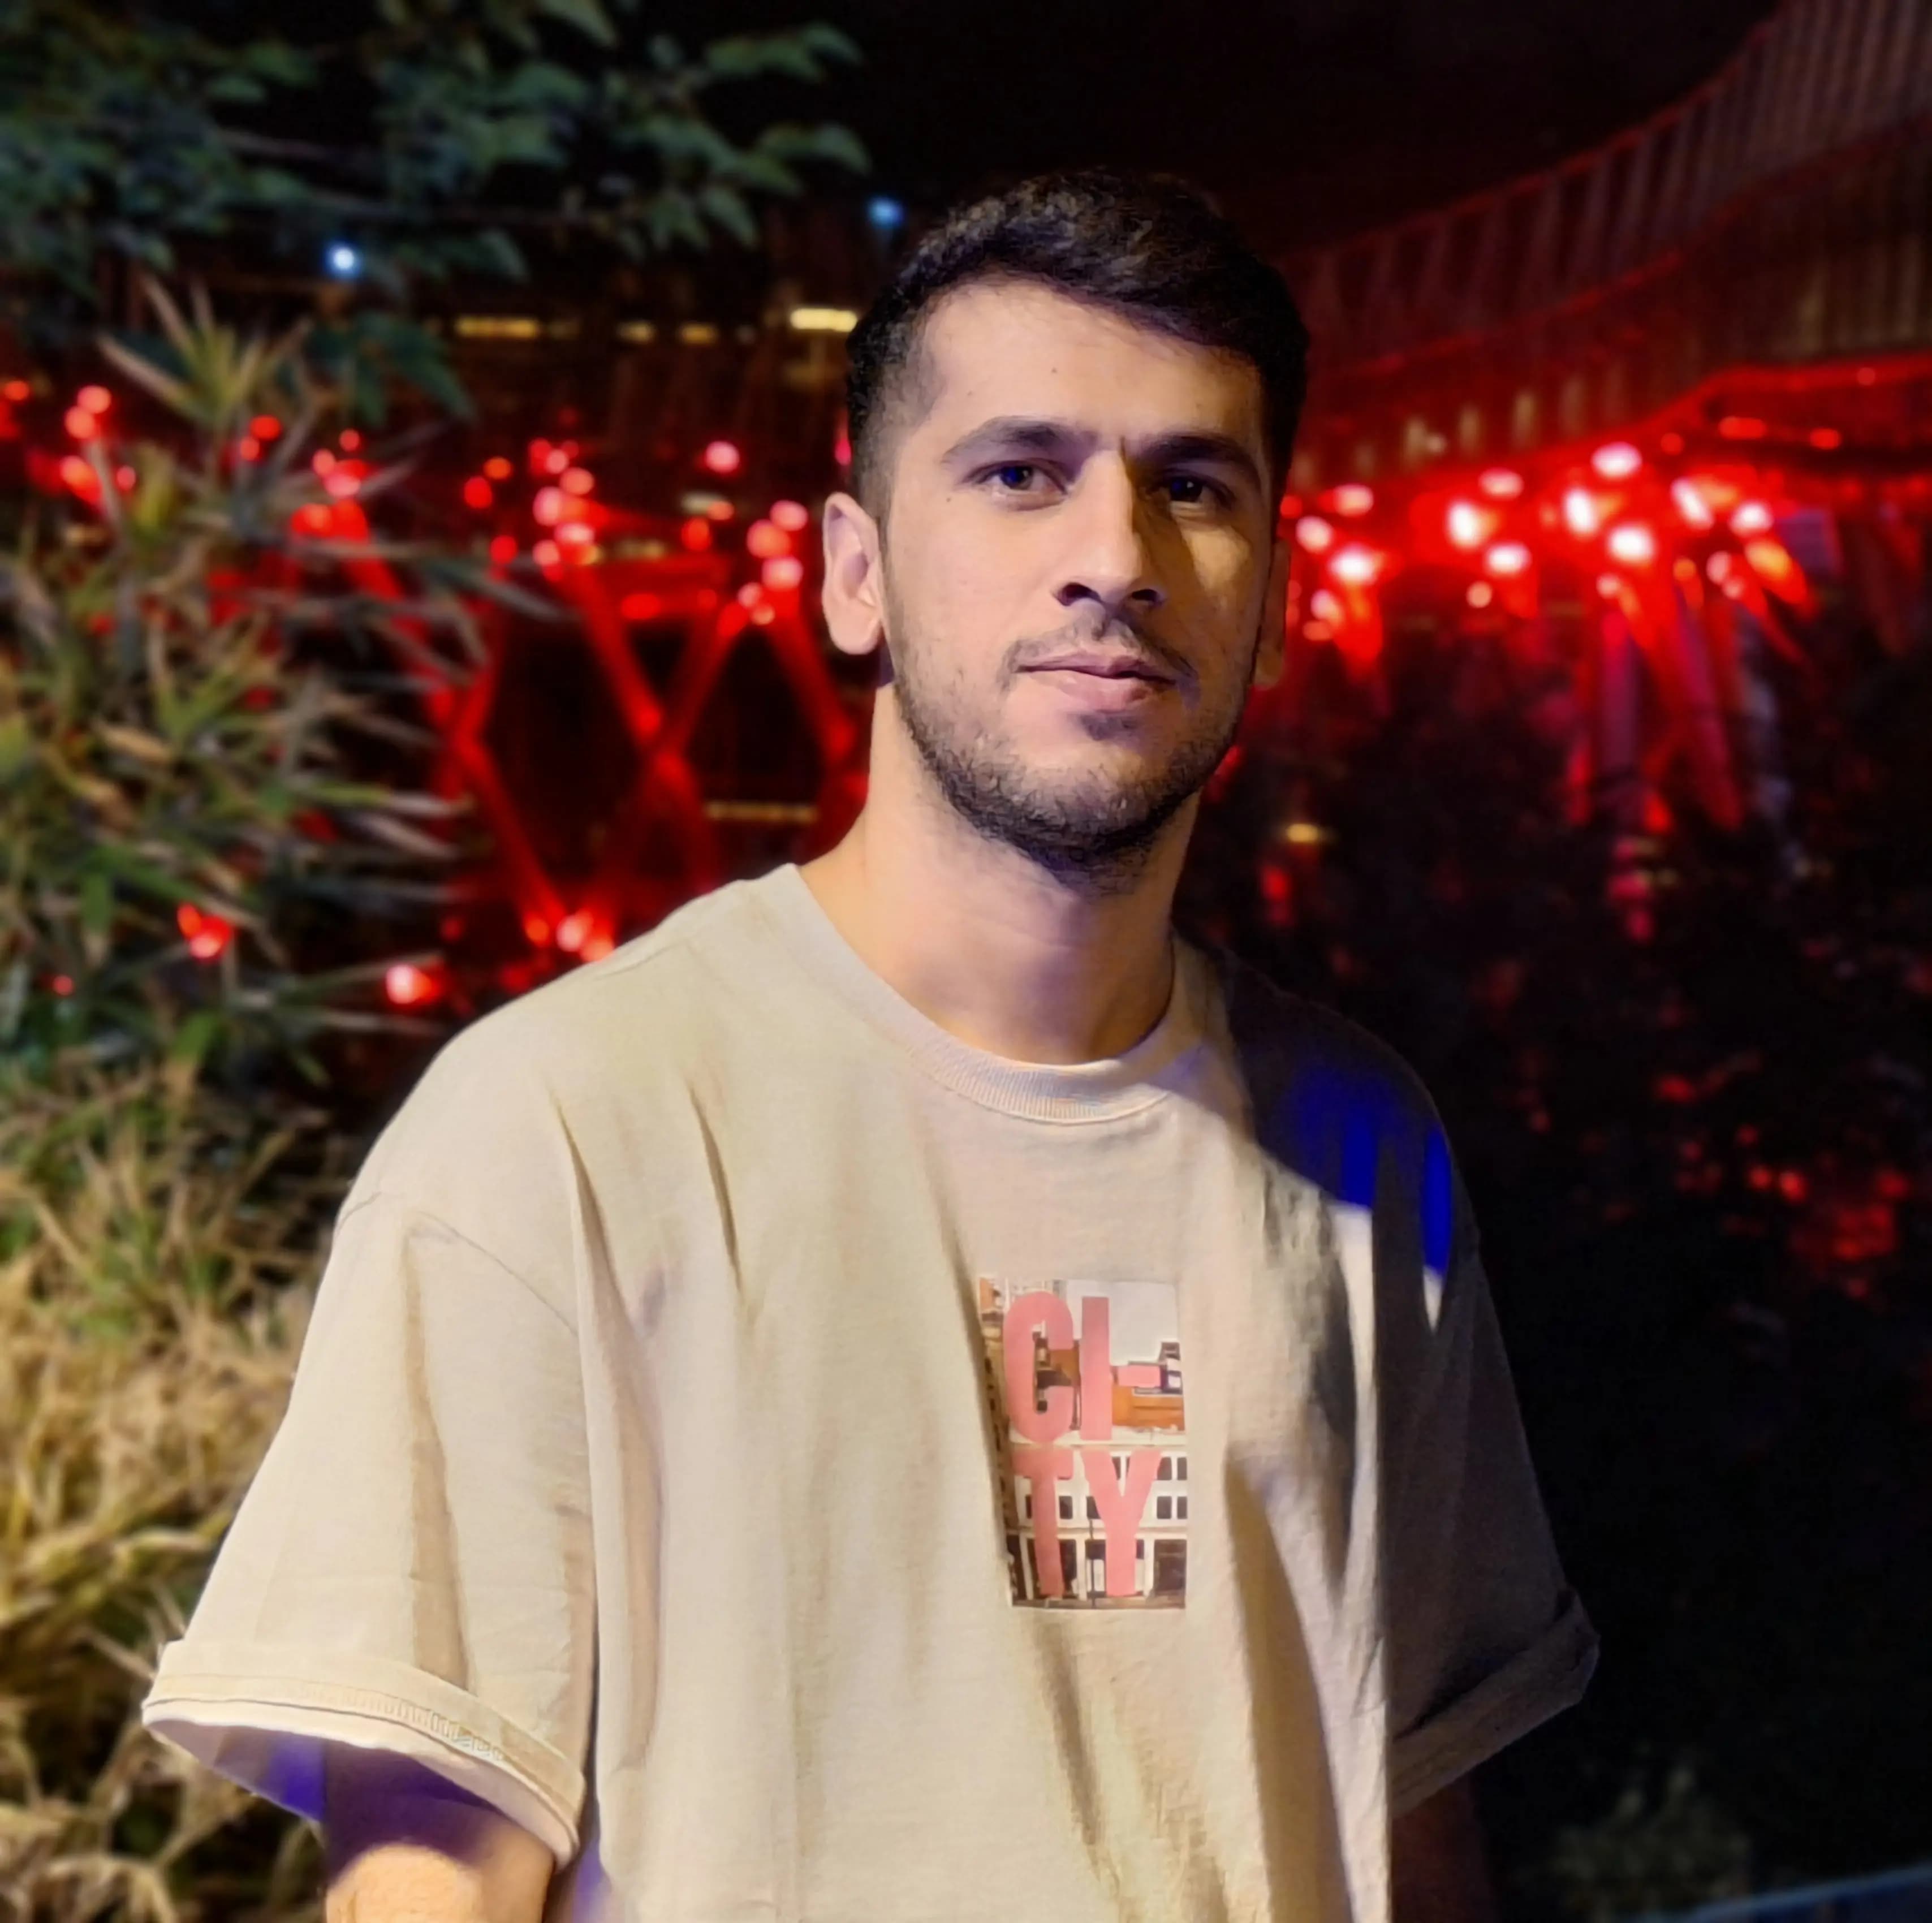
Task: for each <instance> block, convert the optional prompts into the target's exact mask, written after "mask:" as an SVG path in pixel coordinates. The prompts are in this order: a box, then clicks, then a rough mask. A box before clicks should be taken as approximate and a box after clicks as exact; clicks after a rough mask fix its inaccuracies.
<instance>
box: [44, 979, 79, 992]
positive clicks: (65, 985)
mask: <svg viewBox="0 0 1932 1923" xmlns="http://www.w3.org/2000/svg"><path fill="white" fill-rule="evenodd" d="M47 986H48V987H49V988H50V989H52V990H53V992H54V993H55V995H72V994H73V993H74V977H72V976H71V975H56V976H55V977H54V978H53V980H52V981H50V982H49V983H48V984H47Z"/></svg>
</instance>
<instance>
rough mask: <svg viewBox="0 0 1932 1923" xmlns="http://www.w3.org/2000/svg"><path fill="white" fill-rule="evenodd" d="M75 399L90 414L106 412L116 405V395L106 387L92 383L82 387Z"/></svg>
mask: <svg viewBox="0 0 1932 1923" xmlns="http://www.w3.org/2000/svg"><path fill="white" fill-rule="evenodd" d="M74 400H75V401H76V402H77V404H79V405H80V406H81V407H85V408H86V410H87V411H88V412H89V413H90V414H104V413H107V410H108V409H109V408H110V407H113V405H114V397H113V395H111V394H110V393H109V392H107V389H105V388H104V387H98V386H92V385H89V386H86V387H84V388H83V389H81V390H80V392H79V393H78V394H77V395H75V396H74Z"/></svg>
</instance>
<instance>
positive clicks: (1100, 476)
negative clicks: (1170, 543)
mask: <svg viewBox="0 0 1932 1923" xmlns="http://www.w3.org/2000/svg"><path fill="white" fill-rule="evenodd" d="M1067 505H1068V508H1069V509H1070V512H1069V513H1068V514H1067V515H1066V516H1065V517H1064V519H1063V521H1062V523H1061V524H1062V526H1064V527H1065V529H1066V530H1067V537H1068V544H1067V552H1066V555H1065V557H1064V566H1065V568H1066V570H1067V573H1066V577H1065V578H1064V580H1062V581H1061V584H1060V587H1059V589H1058V598H1059V601H1060V604H1061V606H1062V607H1078V606H1079V605H1080V604H1082V602H1093V603H1095V604H1097V605H1098V607H1100V610H1101V611H1102V612H1103V613H1105V614H1107V615H1109V616H1112V615H1117V614H1147V613H1151V612H1152V611H1153V610H1154V609H1155V608H1157V607H1160V605H1161V604H1162V603H1163V601H1166V598H1167V595H1166V592H1164V591H1163V589H1162V587H1161V585H1160V582H1159V581H1158V580H1156V579H1155V577H1154V571H1153V559H1152V556H1151V553H1149V550H1148V541H1147V530H1146V528H1145V526H1144V524H1143V522H1142V503H1141V499H1140V490H1139V488H1138V487H1136V485H1135V484H1134V478H1133V475H1132V474H1130V472H1128V470H1127V463H1126V462H1125V461H1124V460H1120V459H1118V458H1112V459H1108V458H1101V457H1099V456H1097V457H1095V458H1094V459H1093V460H1090V461H1089V462H1088V463H1087V466H1086V468H1085V471H1084V472H1082V475H1081V477H1080V484H1079V486H1078V487H1076V489H1075V490H1074V492H1073V499H1071V500H1070V502H1068V503H1067Z"/></svg>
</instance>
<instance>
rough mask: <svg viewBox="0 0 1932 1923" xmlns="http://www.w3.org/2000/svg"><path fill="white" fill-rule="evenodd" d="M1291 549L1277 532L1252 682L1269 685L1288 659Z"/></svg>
mask: <svg viewBox="0 0 1932 1923" xmlns="http://www.w3.org/2000/svg"><path fill="white" fill-rule="evenodd" d="M1294 558H1295V550H1294V547H1293V546H1292V544H1291V543H1290V542H1289V539H1288V537H1287V536H1286V535H1284V534H1280V533H1277V535H1276V536H1275V538H1274V547H1273V548H1272V549H1271V551H1270V553H1269V555H1268V589H1267V591H1266V592H1265V595H1263V597H1262V632H1261V640H1260V641H1259V643H1258V644H1257V646H1256V649H1255V678H1254V685H1256V687H1257V688H1272V687H1273V686H1274V685H1275V683H1276V682H1277V681H1279V680H1280V679H1281V677H1282V673H1283V669H1284V667H1286V664H1287V658H1288V571H1289V563H1290V562H1292V560H1293V559H1294Z"/></svg>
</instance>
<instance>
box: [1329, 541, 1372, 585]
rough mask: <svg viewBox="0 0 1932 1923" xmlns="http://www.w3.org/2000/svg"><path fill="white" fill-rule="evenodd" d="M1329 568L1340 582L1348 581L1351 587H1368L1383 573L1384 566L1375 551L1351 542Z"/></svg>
mask: <svg viewBox="0 0 1932 1923" xmlns="http://www.w3.org/2000/svg"><path fill="white" fill-rule="evenodd" d="M1328 565H1329V568H1330V570H1331V572H1333V574H1334V577H1335V578H1336V579H1337V580H1338V581H1346V582H1347V583H1349V586H1351V587H1367V586H1368V584H1369V583H1370V582H1371V581H1372V580H1374V579H1375V577H1376V575H1377V574H1380V573H1381V571H1382V561H1381V559H1380V558H1379V556H1377V555H1376V553H1375V551H1374V550H1373V549H1372V548H1368V547H1364V546H1363V545H1362V544H1361V542H1360V541H1351V542H1350V543H1349V545H1348V546H1347V547H1344V548H1343V549H1341V550H1340V551H1339V552H1338V553H1337V555H1336V556H1335V558H1334V559H1333V560H1332V561H1331V562H1329V563H1328Z"/></svg>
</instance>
